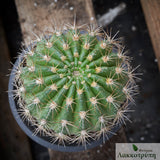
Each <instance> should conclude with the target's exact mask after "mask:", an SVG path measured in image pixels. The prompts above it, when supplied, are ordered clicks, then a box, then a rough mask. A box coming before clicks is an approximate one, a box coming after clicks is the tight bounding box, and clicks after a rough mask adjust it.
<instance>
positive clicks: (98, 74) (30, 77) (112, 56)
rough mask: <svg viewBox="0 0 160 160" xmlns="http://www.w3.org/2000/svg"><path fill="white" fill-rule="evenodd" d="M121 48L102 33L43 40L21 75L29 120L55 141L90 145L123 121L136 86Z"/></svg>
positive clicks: (19, 88)
mask: <svg viewBox="0 0 160 160" xmlns="http://www.w3.org/2000/svg"><path fill="white" fill-rule="evenodd" d="M133 78H134V76H133V74H132V71H131V67H130V65H129V62H128V57H127V56H126V55H125V54H124V53H123V47H122V46H121V44H120V43H119V42H118V41H117V40H116V39H114V37H113V38H111V37H110V36H108V35H107V34H106V33H103V34H101V33H100V32H99V28H97V29H93V27H88V29H86V30H85V31H84V29H83V31H81V29H79V28H78V27H75V26H72V27H69V28H68V29H67V30H66V31H60V30H56V31H55V32H54V33H53V34H52V35H51V36H49V37H47V38H46V36H44V37H43V38H41V39H38V40H37V41H36V43H34V44H32V45H31V48H29V49H28V50H26V51H25V54H24V55H23V60H22V62H21V63H20V64H19V66H18V68H17V70H16V80H15V86H16V90H15V95H16V96H15V97H18V104H19V105H20V109H19V112H20V114H21V115H22V117H23V118H24V119H27V120H29V121H30V122H31V123H32V124H34V125H35V126H36V131H35V133H38V132H40V133H44V134H45V135H48V136H51V137H52V138H53V139H54V142H55V141H58V142H59V143H64V142H65V141H70V142H79V143H83V144H84V143H86V142H87V140H88V139H89V138H99V137H100V136H101V135H104V134H105V133H107V132H109V131H110V129H111V128H112V127H113V125H115V124H116V123H119V122H121V121H123V119H124V117H125V115H124V113H125V112H126V111H127V106H128V101H129V100H132V93H133V92H134V88H135V83H134V80H133Z"/></svg>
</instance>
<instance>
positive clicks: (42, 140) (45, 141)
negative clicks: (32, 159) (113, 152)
mask: <svg viewBox="0 0 160 160" xmlns="http://www.w3.org/2000/svg"><path fill="white" fill-rule="evenodd" d="M23 55H24V53H22V56H20V57H19V58H18V59H17V60H16V62H15V64H14V67H13V69H12V72H11V75H10V78H9V85H8V90H9V92H8V97H9V103H10V108H11V110H12V113H13V116H14V118H15V120H16V121H17V123H18V125H19V126H20V127H21V129H22V130H23V131H24V132H25V133H26V134H27V135H28V136H29V137H30V138H31V139H32V140H33V141H35V142H37V143H39V144H40V145H42V146H44V147H47V148H51V149H53V150H57V151H62V152H78V151H83V150H86V149H91V148H94V147H96V146H98V145H100V144H102V143H103V142H104V141H107V140H109V139H110V138H111V137H112V136H113V134H111V133H108V134H107V135H106V136H105V137H101V138H100V139H99V140H92V139H91V140H90V142H89V144H86V146H84V145H78V144H77V143H74V144H65V146H63V145H59V144H58V143H51V139H50V138H49V137H46V136H41V135H39V134H37V135H33V133H34V129H35V127H34V126H33V125H31V124H30V123H28V122H27V121H23V120H22V117H21V116H20V114H19V113H18V112H17V109H18V108H19V106H18V104H17V102H16V99H14V94H13V93H12V90H14V86H13V82H14V81H15V70H16V69H17V66H18V64H19V63H20V62H21V61H22V59H23ZM120 128H121V125H116V126H114V127H113V128H112V129H111V132H113V133H116V132H117V131H118V130H119V129H120Z"/></svg>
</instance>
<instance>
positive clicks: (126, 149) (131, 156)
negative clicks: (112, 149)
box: [116, 143, 160, 160]
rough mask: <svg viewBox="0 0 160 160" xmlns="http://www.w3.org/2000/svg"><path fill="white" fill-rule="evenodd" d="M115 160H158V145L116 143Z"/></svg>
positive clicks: (159, 154)
mask: <svg viewBox="0 0 160 160" xmlns="http://www.w3.org/2000/svg"><path fill="white" fill-rule="evenodd" d="M116 160H160V143H116Z"/></svg>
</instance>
